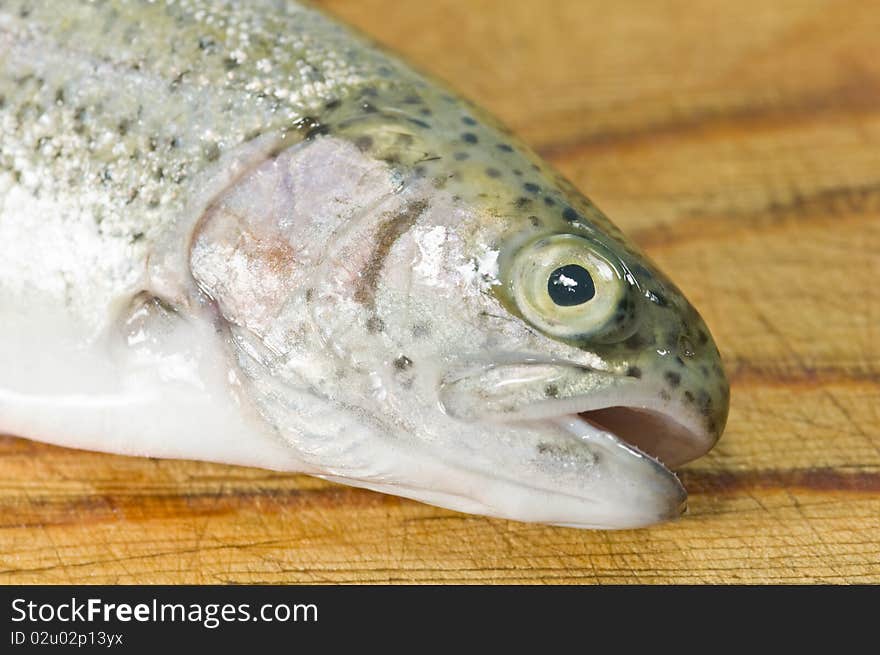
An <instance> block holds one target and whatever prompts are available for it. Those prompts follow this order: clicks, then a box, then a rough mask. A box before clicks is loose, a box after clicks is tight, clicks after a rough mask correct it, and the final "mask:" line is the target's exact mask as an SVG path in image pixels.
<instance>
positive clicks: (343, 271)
mask: <svg viewBox="0 0 880 655" xmlns="http://www.w3.org/2000/svg"><path fill="white" fill-rule="evenodd" d="M58 7H59V5H58V4H57V3H51V2H6V3H4V4H3V5H2V6H0V144H2V148H0V254H2V257H0V316H2V317H4V318H9V317H10V316H11V313H12V312H13V311H19V310H20V309H21V307H22V306H23V304H24V303H26V302H27V303H30V302H31V301H30V300H29V299H30V298H31V297H34V298H40V299H41V300H40V301H39V302H37V301H34V304H33V307H38V308H40V309H31V310H29V311H30V313H31V315H32V317H33V320H34V321H38V320H39V318H40V316H41V315H40V312H41V311H43V309H42V308H44V307H46V306H52V307H54V308H56V309H57V311H58V317H59V318H58V320H59V321H61V322H63V321H66V320H69V321H70V322H71V324H76V325H77V328H76V331H75V333H76V339H77V340H79V341H81V342H82V343H84V344H87V346H88V348H93V349H96V351H97V350H100V349H102V348H107V347H108V346H107V343H109V342H111V341H112V342H113V344H112V347H113V348H116V349H117V350H116V351H114V352H122V353H123V354H122V355H119V356H117V357H116V359H112V358H111V361H110V364H109V365H110V366H111V367H113V366H116V367H117V368H120V369H125V370H126V371H128V369H130V368H131V367H133V366H135V364H132V361H133V360H132V358H131V357H130V356H129V354H128V350H126V349H127V348H128V349H131V348H132V343H133V338H134V337H136V336H139V335H143V334H147V335H148V337H150V338H152V339H153V341H155V342H156V343H159V342H161V341H162V340H163V339H165V340H166V341H167V342H168V343H171V341H169V340H168V338H167V336H166V335H167V334H170V333H172V332H174V330H175V329H176V328H174V327H168V326H169V325H171V326H174V325H176V324H177V322H180V321H184V322H189V323H191V324H196V323H198V324H204V325H210V326H212V327H213V328H214V329H215V331H216V333H217V334H218V335H219V336H218V344H217V346H216V348H217V352H214V351H211V353H207V351H206V352H202V351H199V353H200V354H199V355H198V357H204V358H206V359H210V358H213V359H217V358H218V357H219V355H218V354H217V353H224V354H225V356H226V359H224V363H223V366H224V367H228V369H229V370H228V377H229V379H230V380H232V381H234V384H233V383H232V382H230V384H231V385H232V386H234V387H235V388H234V389H233V391H231V392H230V393H232V394H233V395H234V397H235V399H236V402H238V403H239V405H240V411H241V412H242V413H251V414H253V416H251V417H250V419H253V420H255V421H257V422H259V423H260V427H259V428H254V433H255V434H256V433H257V432H260V433H261V435H263V436H261V437H260V438H259V439H258V438H257V437H256V436H255V437H254V442H253V443H254V444H255V448H257V444H262V446H260V447H265V449H266V452H272V453H277V455H272V456H271V457H270V456H267V457H268V459H258V460H256V461H254V460H251V459H247V458H244V456H242V455H240V454H238V451H236V452H235V453H234V454H230V453H231V452H232V451H228V452H227V451H222V452H221V451H218V453H219V454H217V455H212V454H211V453H209V452H207V451H196V450H193V451H191V450H188V449H187V447H183V446H182V447H181V449H179V450H175V449H174V448H173V447H172V448H168V449H166V447H165V446H162V447H159V446H156V445H144V446H141V447H139V446H138V445H137V444H127V443H124V435H122V436H117V437H116V438H115V439H113V440H111V441H110V442H108V441H107V440H105V441H100V440H98V441H88V440H85V439H84V438H83V437H82V436H81V435H79V434H71V435H69V436H65V435H62V434H60V433H57V429H54V428H52V429H50V428H46V429H45V430H44V432H45V434H43V433H41V429H42V428H40V429H37V428H34V429H33V430H29V429H28V423H27V420H26V418H23V419H21V420H18V421H12V420H10V421H6V424H4V415H3V414H2V413H0V429H6V430H10V429H14V430H15V431H18V432H19V433H22V432H23V433H24V434H23V436H30V437H33V438H43V439H46V440H50V441H55V442H59V443H69V444H70V445H85V446H86V447H93V448H98V449H103V450H110V451H112V452H127V453H135V454H161V455H165V456H184V457H186V456H189V457H193V456H195V457H200V458H206V459H218V460H220V461H230V462H233V463H248V464H254V463H255V464H256V465H261V466H268V467H273V468H281V469H284V470H301V471H304V472H308V473H312V474H316V475H321V476H323V477H327V478H329V479H334V480H339V481H343V482H347V483H351V484H358V485H360V486H365V487H368V488H374V489H379V490H382V491H390V492H392V493H399V494H400V495H405V496H409V497H415V498H418V499H421V500H426V501H427V502H433V503H436V504H440V505H444V506H447V507H453V508H455V509H461V510H464V511H473V512H477V513H485V514H491V515H496V516H505V517H509V518H516V519H520V520H534V521H543V522H550V523H558V524H566V525H578V526H582V527H632V526H638V525H645V524H650V523H653V522H656V521H660V520H666V519H670V518H674V517H675V516H677V515H678V513H679V512H680V509H681V506H682V503H683V500H684V497H683V491H682V490H681V489H680V486H677V481H675V479H674V476H672V475H671V474H670V473H668V471H666V470H665V469H664V468H663V467H662V466H660V465H659V464H658V463H657V462H656V461H654V460H653V459H652V458H651V457H647V456H645V455H644V454H642V453H639V452H638V451H634V450H632V449H631V448H628V447H627V446H626V444H623V443H620V442H619V441H618V440H615V439H613V438H611V436H610V435H609V434H608V432H607V431H604V430H597V429H596V427H595V426H593V425H592V424H590V423H585V422H582V421H578V420H577V419H576V418H575V419H571V418H565V417H571V416H576V415H577V413H579V412H582V411H587V410H591V411H594V412H598V413H597V414H592V415H591V416H592V417H593V418H596V417H602V421H604V423H603V424H604V425H615V429H616V427H617V423H618V422H619V416H617V415H616V414H614V412H613V410H609V409H608V408H609V407H617V406H628V407H636V408H643V409H644V408H648V409H651V410H653V411H654V412H659V413H661V414H664V415H669V416H673V417H675V419H676V420H677V421H678V422H679V423H681V424H683V425H686V426H687V430H686V432H687V433H688V438H690V437H693V438H694V439H695V441H694V442H693V443H688V444H685V445H681V444H678V443H673V444H672V445H668V444H667V445H664V444H659V445H658V444H657V443H651V438H650V435H648V436H647V437H645V436H641V437H639V436H638V435H636V441H638V442H639V445H641V446H643V447H644V448H645V449H646V450H649V451H651V452H653V454H655V455H656V454H660V455H661V456H662V458H663V459H664V461H667V462H671V463H675V464H677V463H680V462H682V461H687V460H689V459H692V458H693V457H696V456H698V455H700V454H702V453H703V452H705V451H706V450H708V449H709V448H710V447H711V446H712V445H713V444H714V442H715V440H716V439H717V438H718V437H719V436H720V434H721V432H722V431H723V429H724V424H725V422H726V417H727V408H728V396H729V391H728V385H727V380H726V377H725V375H724V371H723V368H722V366H721V361H720V355H719V353H718V350H717V348H716V347H715V344H714V342H713V341H712V338H711V336H710V334H709V331H708V329H707V328H706V326H705V324H704V322H703V321H702V319H701V318H700V316H699V314H698V313H697V312H696V310H695V309H694V308H693V307H692V306H691V305H690V303H688V301H687V300H686V299H685V297H684V296H683V294H682V293H681V292H680V290H679V289H678V288H677V287H676V286H675V285H674V284H673V283H672V282H671V281H670V280H669V279H668V278H667V277H666V276H665V275H664V274H663V273H662V272H661V271H659V270H658V269H657V267H656V266H655V265H654V264H653V263H652V262H650V260H649V259H648V258H647V257H646V256H645V255H644V253H642V252H641V251H639V250H638V249H637V248H636V247H635V246H634V245H633V244H631V243H630V242H629V241H627V240H626V238H625V237H624V235H623V234H622V233H621V232H620V230H619V229H618V228H617V227H615V226H614V225H613V224H612V223H611V222H610V221H609V220H608V219H607V218H606V217H605V216H604V214H602V213H601V212H600V211H599V210H598V209H597V208H596V207H595V206H594V205H593V204H592V203H591V202H590V201H589V200H588V199H587V198H585V197H584V196H583V195H582V194H581V193H580V192H578V190H577V189H575V188H574V187H573V186H572V185H571V184H570V183H569V182H567V181H566V180H565V179H564V178H562V177H561V176H560V175H559V174H558V173H556V172H555V171H553V170H552V169H551V168H550V167H549V166H548V165H547V164H546V163H544V162H543V161H542V160H540V158H539V157H537V156H536V155H535V154H534V153H533V152H532V151H531V150H530V149H529V148H528V147H526V146H525V145H524V144H522V143H520V142H519V141H518V140H517V139H516V138H515V137H513V136H512V135H511V134H510V133H509V132H508V131H506V130H505V129H504V128H503V127H502V126H500V125H498V123H497V122H496V121H495V120H494V119H493V118H491V117H490V116H488V115H487V114H485V112H483V111H482V110H480V109H479V108H477V107H475V106H473V105H472V104H471V103H469V102H467V101H465V100H462V99H461V98H459V97H458V96H456V95H455V94H454V93H452V92H450V91H448V90H447V89H445V88H444V87H443V86H442V85H440V84H438V83H436V82H434V81H431V80H429V79H427V78H425V77H424V76H422V75H420V74H419V73H417V72H415V71H413V70H412V69H411V68H409V67H408V66H407V65H406V64H405V63H402V62H400V61H399V60H397V59H396V58H394V57H393V56H391V55H389V54H386V53H385V52H383V51H382V50H381V49H379V48H377V47H376V46H375V45H373V44H371V43H370V42H369V40H368V39H366V38H365V37H362V36H360V35H358V34H357V33H355V32H353V31H352V30H350V29H349V28H346V27H344V26H341V25H340V24H338V23H336V22H335V21H333V20H331V19H329V18H327V17H325V16H324V15H323V14H321V13H319V12H317V11H315V10H313V9H311V8H308V7H304V6H301V5H299V4H295V3H291V2H269V1H262V2H250V3H231V2H230V3H222V2H178V3H161V2H159V3H140V2H116V1H108V2H102V3H78V2H71V3H65V4H64V9H63V10H61V13H62V14H63V16H62V17H61V19H59V9H58ZM318 172H320V173H318ZM324 178H326V179H324ZM559 235H574V236H576V237H577V238H578V239H579V241H577V243H578V244H581V247H583V248H584V249H586V250H588V251H590V252H593V253H599V256H600V257H601V258H604V259H603V261H606V260H607V261H608V262H611V268H612V269H614V273H615V275H616V276H617V278H619V279H617V280H616V281H613V282H612V283H610V284H611V285H612V287H613V289H614V291H615V293H620V294H621V295H620V298H619V300H620V302H619V303H618V304H616V305H615V307H614V308H613V311H611V313H610V314H609V317H608V326H603V327H602V331H601V333H598V334H597V333H595V332H593V333H584V334H574V335H569V336H565V337H560V336H553V335H551V334H548V333H547V332H546V330H542V329H541V328H540V326H536V325H534V324H533V322H532V321H530V319H529V317H528V316H526V315H525V314H524V312H523V309H522V307H521V306H520V304H519V301H518V300H517V289H518V287H517V285H518V282H517V278H516V273H515V271H517V270H519V269H518V268H517V266H519V263H518V262H520V261H521V259H522V258H523V257H524V255H523V253H528V252H531V251H530V249H532V248H535V247H537V246H536V244H541V243H543V242H544V241H546V240H547V239H550V241H553V240H554V239H557V237H558V236H559ZM542 240H544V241H542ZM4 244H5V245H4ZM13 244H14V245H13ZM25 299H28V300H25ZM28 306H30V305H28ZM27 313H28V312H27V311H24V314H25V315H27ZM25 324H26V325H27V323H26V322H25ZM120 326H121V327H120ZM157 326H159V327H157ZM23 329H24V328H23ZM120 331H121V334H122V335H123V336H124V337H125V338H124V339H122V340H121V343H122V345H120V343H119V342H120V339H119V334H120ZM199 334H200V335H201V334H202V333H199ZM0 336H2V330H0ZM200 338H208V337H204V335H202V336H200ZM7 340H8V338H7ZM126 344H127V345H126ZM162 347H163V348H164V347H165V346H162ZM157 348H159V347H157ZM167 348H171V346H167ZM159 349H160V350H161V348H159ZM0 352H3V351H0ZM163 352H164V351H163ZM187 352H189V351H187ZM166 354H167V353H166ZM163 357H164V355H163ZM162 361H163V362H166V364H167V361H168V358H167V357H166V358H165V359H163V360H162ZM212 361H213V360H212ZM166 364H163V366H164V365H166ZM199 370H200V371H201V369H199ZM224 370H225V369H224ZM127 374H128V373H126V375H127ZM202 374H203V373H199V375H202ZM126 379H127V378H126ZM10 380H11V378H6V379H4V378H2V377H0V389H2V388H3V385H4V384H5V385H6V386H7V387H10V388H13V390H14V391H15V392H16V393H17V394H18V395H17V396H14V397H15V398H20V397H22V395H23V394H25V392H27V391H28V390H27V389H23V388H21V387H19V388H15V384H16V383H15V382H14V381H10ZM31 391H32V390H31ZM0 399H2V396H0ZM49 406H50V407H51V403H50V405H49ZM3 408H4V406H3V405H2V404H0V410H2V409H3ZM562 408H564V409H562ZM18 411H19V410H18V408H17V407H16V406H14V402H12V401H7V407H6V412H7V413H8V414H9V415H10V416H12V415H13V414H15V413H16V412H18ZM603 412H604V413H603ZM20 413H22V415H23V416H24V415H25V412H24V410H21V412H20ZM250 419H249V420H250ZM563 423H564V424H565V425H564V426H563V427H560V425H562V424H563ZM646 425H647V426H648V427H646ZM21 426H24V427H21ZM658 426H659V424H645V425H643V429H655V430H657V434H663V428H661V427H658ZM620 429H621V430H624V431H625V429H626V428H624V427H622V428H620ZM82 430H86V431H87V430H88V421H86V423H85V424H84V427H83V428H82ZM158 432H159V433H160V436H161V432H162V431H161V430H158ZM50 433H51V434H50ZM246 433H247V434H248V435H249V434H250V433H249V432H246ZM572 436H574V439H573V438H572ZM629 436H632V435H629ZM120 439H121V440H122V441H121V442H120ZM673 441H674V440H673ZM649 444H650V448H649V447H648V446H649ZM673 446H674V448H673ZM257 449H258V448H257ZM273 449H274V450H273ZM284 449H290V450H292V451H295V453H296V454H295V457H293V459H292V460H290V461H287V460H286V459H284V458H285V457H286V456H287V455H286V452H283V451H284ZM624 452H625V454H623V453H624ZM282 453H283V454H282ZM273 458H274V459H273ZM606 466H607V467H611V468H609V469H605V468H603V467H606ZM603 485H604V486H603ZM634 485H635V486H636V487H638V486H640V485H641V486H642V487H643V488H641V489H636V490H634V491H633V490H632V487H633V486H634ZM628 494H630V495H628ZM618 497H619V499H617V498H618ZM616 499H617V500H616ZM591 503H592V505H591Z"/></svg>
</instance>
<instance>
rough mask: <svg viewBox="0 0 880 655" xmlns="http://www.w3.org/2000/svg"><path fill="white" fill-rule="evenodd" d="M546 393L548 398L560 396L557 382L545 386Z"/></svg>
mask: <svg viewBox="0 0 880 655" xmlns="http://www.w3.org/2000/svg"><path fill="white" fill-rule="evenodd" d="M544 395H545V396H547V397H548V398H559V387H558V386H556V385H555V384H548V385H547V386H546V387H544Z"/></svg>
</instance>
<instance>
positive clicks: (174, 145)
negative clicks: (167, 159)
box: [168, 136, 180, 150]
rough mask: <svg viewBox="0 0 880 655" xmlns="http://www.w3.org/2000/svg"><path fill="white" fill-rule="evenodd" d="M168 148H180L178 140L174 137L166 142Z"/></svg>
mask: <svg viewBox="0 0 880 655" xmlns="http://www.w3.org/2000/svg"><path fill="white" fill-rule="evenodd" d="M168 147H169V148H171V149H172V150H176V149H177V148H179V147H180V139H179V138H177V137H176V136H173V137H171V139H170V140H169V141H168Z"/></svg>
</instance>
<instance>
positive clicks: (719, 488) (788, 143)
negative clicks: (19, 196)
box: [0, 0, 880, 583]
mask: <svg viewBox="0 0 880 655" xmlns="http://www.w3.org/2000/svg"><path fill="white" fill-rule="evenodd" d="M323 4H325V5H326V6H327V7H328V9H329V10H330V11H332V12H334V13H336V14H338V15H339V16H341V17H343V18H345V19H347V20H349V21H350V22H352V23H354V24H355V25H358V26H360V27H361V28H363V29H364V30H365V31H367V32H368V33H370V34H372V35H374V36H375V37H376V38H377V39H378V40H379V41H381V42H383V43H385V44H387V45H389V46H391V47H392V48H394V49H397V50H399V51H401V52H402V53H404V54H405V55H407V56H409V57H410V58H411V59H412V60H413V61H414V62H416V63H417V64H419V65H420V66H422V67H423V68H424V69H426V70H428V71H431V72H434V73H435V74H437V75H438V76H440V77H441V78H444V79H446V80H448V81H449V82H450V83H451V84H453V85H454V86H456V87H457V88H458V89H460V90H461V91H463V92H464V93H465V94H466V95H468V96H470V97H471V98H473V99H474V100H476V101H477V102H479V103H480V104H483V105H485V106H486V107H488V108H489V109H490V110H492V111H493V112H495V113H496V114H498V115H499V116H500V117H501V118H502V119H503V120H504V121H505V122H507V123H508V124H509V125H510V126H511V127H512V128H513V129H514V130H515V131H516V132H517V133H519V134H520V135H521V136H522V137H523V138H524V139H525V140H526V141H527V142H528V143H530V144H531V145H532V146H533V147H534V148H536V149H537V150H538V151H539V152H541V153H542V154H543V155H544V156H546V157H547V158H549V159H550V160H551V161H552V162H553V163H554V164H555V165H556V166H557V167H558V168H559V169H561V170H562V172H563V173H565V174H566V175H567V176H569V177H570V178H571V179H572V180H573V181H574V182H575V183H576V184H577V185H578V186H579V187H580V188H582V189H584V190H585V191H586V192H587V193H588V194H589V195H590V196H591V197H592V198H593V199H594V200H595V201H596V202H597V204H599V206H601V207H602V208H603V209H604V210H605V211H606V212H607V213H608V214H610V215H611V216H612V217H613V218H614V219H615V220H616V221H617V222H618V224H620V225H621V226H622V227H623V228H624V229H625V230H626V231H628V232H629V234H630V235H632V237H633V238H634V239H635V240H636V241H637V242H639V243H640V244H641V245H642V246H643V247H644V248H645V249H646V250H647V251H648V252H649V253H650V254H651V256H652V257H654V258H655V259H656V260H657V261H658V262H659V263H660V264H661V266H662V267H663V268H664V269H665V270H666V271H667V272H668V273H669V274H670V275H671V277H672V278H673V279H675V280H676V281H677V282H678V283H679V285H680V286H681V287H682V289H683V290H684V291H685V293H686V294H687V295H688V296H689V298H690V299H691V300H692V301H693V303H694V304H695V305H696V306H697V308H698V309H699V310H700V311H701V312H702V313H703V315H704V317H705V318H706V320H707V322H708V324H709V325H710V327H711V328H712V330H713V332H714V334H715V336H716V339H717V341H718V344H719V346H720V348H721V351H722V353H723V355H724V358H725V360H726V363H727V366H728V368H729V372H730V375H731V380H732V385H733V392H732V406H731V413H730V422H729V426H728V429H727V432H726V434H725V436H724V437H723V438H722V440H721V442H720V444H719V445H718V447H717V448H716V449H715V450H714V451H713V452H712V453H711V454H710V455H708V456H707V457H705V458H703V459H701V460H699V461H697V462H695V463H693V464H691V465H689V466H687V467H686V468H685V469H684V470H683V471H682V472H681V476H682V479H683V481H684V483H685V485H686V486H687V487H688V489H689V490H690V493H691V504H690V506H691V509H690V513H689V515H688V516H686V517H685V518H683V519H682V520H681V521H679V522H677V523H675V524H671V525H665V526H660V527H656V528H652V529H646V530H639V531H624V532H587V531H578V530H572V529H563V528H550V527H544V526H537V525H524V524H519V523H514V522H508V521H499V520H490V519H485V518H480V517H474V516H466V515H462V514H457V513H455V512H451V511H445V510H440V509H435V508H431V507H427V506H425V505H420V504H417V503H414V502H409V501H405V500H401V499H398V498H393V497H389V496H383V495H379V494H375V493H370V492H366V491H360V490H355V489H350V488H346V487H341V486H336V485H331V484H328V483H324V482H320V481H317V480H313V479H310V478H306V477H302V476H291V475H281V474H278V473H272V472H267V471H260V470H253V469H244V468H237V467H228V466H219V465H209V464H204V463H195V462H177V461H159V460H151V459H133V458H126V457H113V456H107V455H99V454H94V453H87V452H79V451H74V450H66V449H61V448H54V447H50V446H45V445H40V444H36V443H32V442H29V441H25V440H21V439H15V438H12V437H7V438H2V439H0V582H2V583H19V582H52V583H63V582H89V583H116V582H129V583H178V582H191V583H215V582H442V581H449V582H569V583H610V582H615V583H629V582H641V583H646V582H684V583H696V582H789V583H791V582H794V583H798V582H880V347H878V340H880V329H878V324H880V41H878V36H877V35H878V34H880V6H878V4H877V3H876V2H875V1H873V0H851V1H846V0H833V1H832V0H796V1H795V0H775V1H774V2H764V1H761V0H741V1H740V2H730V3H720V2H714V1H711V0H704V1H702V2H696V1H695V0H666V1H665V2H662V3H660V2H653V1H651V0H645V1H643V2H641V1H631V2H621V3H611V2H605V1H603V0H594V1H586V0H554V1H551V2H537V1H535V0H517V1H509V0H504V1H502V0H498V1H475V0H442V1H437V0H435V1H431V2H418V3H417V2H411V3H403V2H397V1H394V0H357V1H354V0H351V1H342V0H334V1H330V2H325V3H323Z"/></svg>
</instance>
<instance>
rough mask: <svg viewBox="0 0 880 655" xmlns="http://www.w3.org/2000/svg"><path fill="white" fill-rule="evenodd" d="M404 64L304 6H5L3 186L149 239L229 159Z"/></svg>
mask: <svg viewBox="0 0 880 655" xmlns="http://www.w3.org/2000/svg"><path fill="white" fill-rule="evenodd" d="M408 75H411V73H409V71H408V69H406V68H405V67H404V66H402V65H400V64H398V63H396V62H394V61H392V60H390V59H388V58H386V57H385V56H384V55H382V53H381V52H379V51H376V50H375V49H372V48H371V47H370V45H369V44H368V43H367V42H366V41H365V40H364V39H362V38H360V37H357V36H355V35H353V34H352V33H351V32H350V31H349V30H347V29H346V28H344V27H341V26H340V25H338V24H335V23H333V22H331V21H330V20H328V19H326V18H325V17H324V16H322V15H320V14H318V13H317V12H315V11H313V10H311V9H307V8H304V7H302V6H300V5H297V4H294V3H291V2H268V1H260V2H227V3H217V2H167V3H166V2H156V3H154V2H117V1H109V2H99V3H86V2H64V3H59V2H27V1H25V2H12V3H2V4H0V144H2V149H0V176H2V177H3V178H4V181H3V182H2V183H0V189H2V190H5V191H8V190H9V188H10V187H11V186H19V187H20V188H21V189H23V190H26V191H27V193H30V194H34V195H36V196H40V197H49V198H55V199H57V200H59V201H60V202H61V203H62V204H63V205H65V206H66V207H67V208H68V209H69V212H68V214H69V217H70V219H71V220H74V219H76V220H79V219H89V220H92V221H94V223H95V225H96V229H98V230H99V231H100V232H101V234H102V235H108V236H111V237H119V238H124V239H128V240H130V241H132V242H135V241H138V240H140V239H141V238H142V237H143V236H144V235H145V234H146V235H147V236H149V235H150V233H152V232H153V231H155V230H156V229H158V228H161V227H162V226H163V225H164V224H165V223H166V222H167V221H169V220H171V219H172V217H173V216H174V215H175V212H176V211H177V210H179V209H180V208H181V206H182V203H183V202H184V201H185V199H186V198H187V197H188V195H189V194H190V192H191V189H190V188H188V185H187V183H188V181H190V180H192V179H193V177H194V176H195V175H196V174H197V173H199V172H200V171H201V170H203V169H205V168H206V167H207V166H209V165H210V164H211V163H212V162H213V161H215V160H217V159H218V158H219V157H220V156H221V155H222V154H224V152H226V151H227V150H228V149H230V148H234V147H235V146H238V145H240V144H241V143H243V142H245V141H247V140H248V139H251V138H254V137H255V136H257V135H258V134H260V133H263V132H270V131H273V130H278V129H282V128H285V127H287V126H290V125H292V124H294V123H295V122H296V121H297V120H298V119H301V118H303V117H304V116H306V115H307V114H309V113H311V112H315V111H317V110H318V109H320V108H321V107H322V106H323V105H324V104H326V103H327V102H328V101H331V100H333V99H337V98H339V97H344V96H345V95H346V94H347V92H348V91H349V90H350V89H351V88H353V87H358V86H361V85H363V84H365V83H366V82H373V81H375V80H377V79H382V78H383V77H384V78H388V77H393V78H395V79H398V80H399V79H401V78H406V77H407V76H408Z"/></svg>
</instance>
